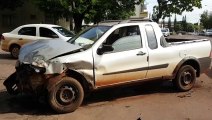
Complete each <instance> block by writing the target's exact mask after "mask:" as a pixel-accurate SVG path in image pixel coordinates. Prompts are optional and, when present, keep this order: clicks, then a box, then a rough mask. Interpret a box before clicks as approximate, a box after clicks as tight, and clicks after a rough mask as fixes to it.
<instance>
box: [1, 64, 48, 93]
mask: <svg viewBox="0 0 212 120" xmlns="http://www.w3.org/2000/svg"><path fill="white" fill-rule="evenodd" d="M45 71H46V70H45V68H42V67H36V66H33V65H29V64H18V65H17V66H16V72H14V73H13V74H12V75H10V76H9V77H8V78H7V79H6V80H5V81H4V83H3V84H4V85H5V86H6V89H7V91H8V93H9V94H12V95H14V94H18V93H20V92H24V93H33V94H36V95H38V94H39V95H40V94H41V93H43V91H45V88H46V85H47V82H48V81H47V80H46V79H47V77H46V75H44V73H45Z"/></svg>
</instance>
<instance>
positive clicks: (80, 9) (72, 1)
mask: <svg viewBox="0 0 212 120" xmlns="http://www.w3.org/2000/svg"><path fill="white" fill-rule="evenodd" d="M142 1H143V0H115V1H114V0H36V3H37V4H38V6H40V8H41V9H42V10H43V11H45V12H46V13H48V14H54V15H53V16H55V17H56V18H60V17H62V16H66V17H67V16H69V17H71V16H72V17H73V19H74V22H75V30H76V31H79V30H80V28H81V24H82V20H83V19H84V20H85V21H86V22H87V23H88V22H94V23H98V22H99V21H102V20H105V19H125V18H128V17H129V16H131V15H132V14H134V8H135V7H134V5H135V4H138V3H140V2H142Z"/></svg>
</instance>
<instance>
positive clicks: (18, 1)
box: [0, 0, 24, 10]
mask: <svg viewBox="0 0 212 120" xmlns="http://www.w3.org/2000/svg"><path fill="white" fill-rule="evenodd" d="M23 3H24V1H23V0H0V9H1V10H3V9H10V10H15V9H16V8H17V7H20V6H22V5H23Z"/></svg>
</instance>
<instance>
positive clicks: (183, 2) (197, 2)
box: [153, 0, 202, 22]
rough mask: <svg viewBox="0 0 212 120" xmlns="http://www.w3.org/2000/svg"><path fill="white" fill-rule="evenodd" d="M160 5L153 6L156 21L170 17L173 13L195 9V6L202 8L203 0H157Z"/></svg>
mask: <svg viewBox="0 0 212 120" xmlns="http://www.w3.org/2000/svg"><path fill="white" fill-rule="evenodd" d="M157 1H158V5H157V6H155V7H154V8H153V12H154V13H153V14H154V16H155V19H154V20H155V21H156V22H158V21H159V19H160V18H162V19H164V18H165V17H170V15H171V14H173V13H175V14H182V12H184V11H193V7H198V8H201V1H202V0H157Z"/></svg>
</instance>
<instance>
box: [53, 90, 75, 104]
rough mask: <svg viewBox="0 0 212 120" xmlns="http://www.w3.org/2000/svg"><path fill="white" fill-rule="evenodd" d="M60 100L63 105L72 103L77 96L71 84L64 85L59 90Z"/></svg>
mask: <svg viewBox="0 0 212 120" xmlns="http://www.w3.org/2000/svg"><path fill="white" fill-rule="evenodd" d="M57 94H58V97H57V98H58V99H59V102H60V103H61V104H63V105H67V104H70V103H72V102H73V101H74V100H75V98H76V96H75V95H76V93H75V91H74V90H73V88H72V87H71V86H63V87H61V88H60V90H59V91H58V92H57Z"/></svg>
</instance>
